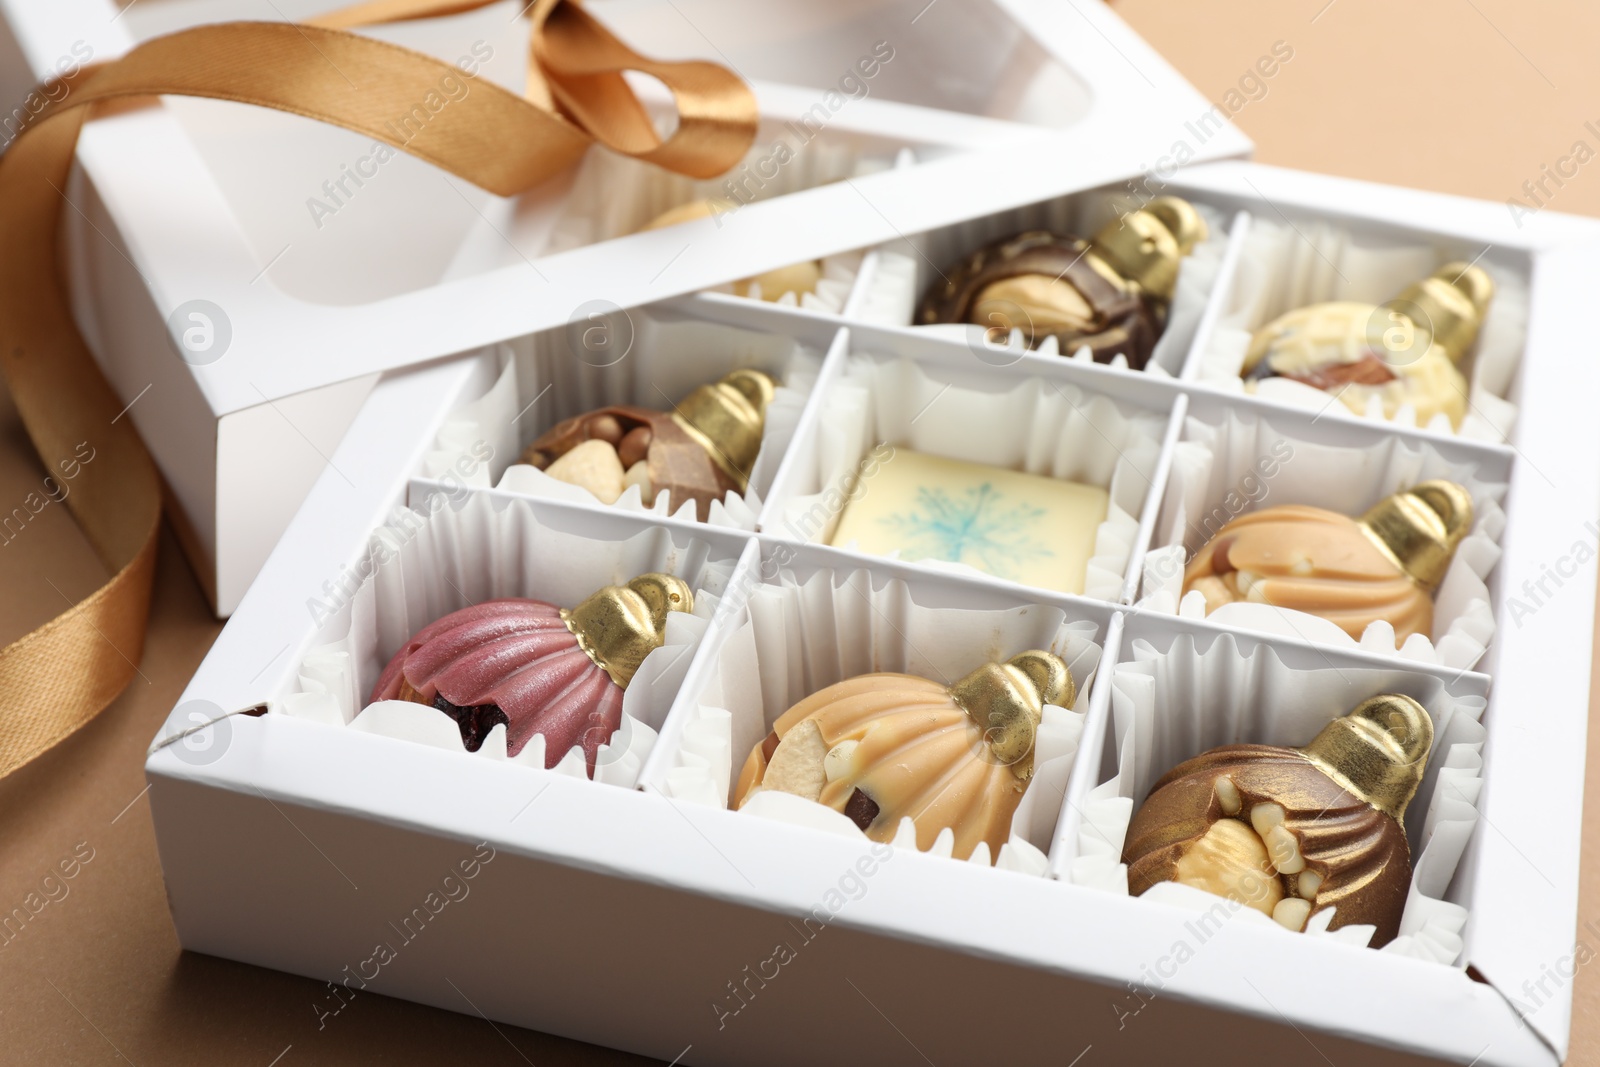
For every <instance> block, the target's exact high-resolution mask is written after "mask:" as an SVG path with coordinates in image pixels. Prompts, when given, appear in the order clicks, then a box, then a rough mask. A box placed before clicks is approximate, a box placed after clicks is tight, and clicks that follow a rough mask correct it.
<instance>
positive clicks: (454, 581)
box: [284, 493, 734, 787]
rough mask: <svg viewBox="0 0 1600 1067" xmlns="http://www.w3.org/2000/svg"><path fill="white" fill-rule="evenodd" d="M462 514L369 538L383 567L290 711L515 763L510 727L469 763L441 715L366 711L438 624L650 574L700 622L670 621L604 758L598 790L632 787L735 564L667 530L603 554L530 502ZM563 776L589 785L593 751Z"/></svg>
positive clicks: (473, 496)
mask: <svg viewBox="0 0 1600 1067" xmlns="http://www.w3.org/2000/svg"><path fill="white" fill-rule="evenodd" d="M459 503H460V506H459V508H457V507H452V506H449V505H448V504H447V505H445V506H443V507H440V508H438V509H437V510H434V511H433V512H432V514H431V516H429V517H427V518H422V517H421V516H419V514H418V513H417V512H410V511H408V510H407V509H403V508H402V509H396V512H395V514H394V515H392V516H391V519H390V522H389V524H388V525H386V526H383V527H380V528H379V529H378V530H376V531H375V532H374V533H373V534H372V537H371V539H370V541H369V543H370V545H371V546H372V549H371V553H372V555H371V558H373V559H376V560H379V561H380V562H378V563H377V565H376V567H375V568H373V570H372V574H371V576H370V577H369V578H367V579H366V580H365V581H363V582H362V583H361V585H360V586H359V587H358V588H356V589H355V591H354V595H352V596H351V597H350V598H349V601H348V604H346V605H345V606H344V607H343V608H342V609H340V610H339V611H338V612H337V613H336V614H335V615H334V616H333V617H332V618H330V619H329V620H328V622H327V624H326V625H325V626H324V627H323V630H322V633H321V635H319V641H318V643H317V644H316V645H315V646H313V647H312V648H311V649H310V650H309V651H308V652H307V653H306V655H305V657H304V658H303V659H302V661H301V665H300V671H299V678H300V689H299V691H298V692H296V693H292V694H290V695H289V696H288V697H287V698H286V699H285V701H284V710H285V711H286V712H287V713H288V714H291V715H294V716H297V717H300V718H305V719H313V720H316V721H319V722H324V723H327V724H329V725H330V726H335V727H344V726H348V727H350V728H352V729H356V730H363V731H367V732H371V733H377V734H383V735H386V736H389V737H399V738H404V739H407V740H411V741H416V742H419V743H422V744H430V745H435V746H437V747H441V748H446V749H449V750H452V751H456V752H460V753H462V754H463V756H465V757H467V758H472V759H506V758H507V757H506V742H505V737H506V730H505V727H504V726H497V727H495V729H494V730H493V731H492V732H491V733H490V735H489V737H488V739H487V740H486V741H485V742H484V744H483V746H482V747H481V748H480V749H479V750H478V751H477V752H476V753H470V754H469V753H467V752H466V749H465V747H464V746H463V745H462V743H461V737H460V732H459V730H458V729H457V727H456V724H455V723H454V722H453V721H452V720H451V719H450V718H449V716H446V715H444V714H443V713H441V712H439V711H437V710H436V709H434V708H431V707H428V706H426V705H423V704H416V703H411V702H406V701H395V700H387V701H378V702H376V703H374V704H371V705H367V704H366V703H365V701H366V697H367V695H368V694H369V693H371V691H372V686H373V684H374V683H375V682H376V681H377V678H378V674H379V672H380V671H381V670H382V669H383V666H384V664H385V663H387V662H388V660H389V658H390V657H391V656H393V655H394V653H395V651H396V650H397V649H398V648H400V647H401V646H402V645H403V644H404V643H405V642H406V641H407V640H408V639H409V638H410V637H411V635H412V634H414V633H415V632H416V631H418V630H420V629H422V628H423V627H424V626H426V625H428V624H429V623H431V622H433V621H434V620H435V619H438V618H441V617H443V616H445V615H447V614H449V613H450V612H452V611H457V610H459V609H461V608H464V607H468V606H469V605H472V604H478V603H482V602H483V601H486V600H493V599H495V598H499V597H529V598H532V599H535V600H543V601H546V602H549V603H553V604H557V605H559V606H562V607H570V606H572V605H575V604H577V603H578V602H580V601H581V600H583V598H585V597H587V596H588V595H589V594H590V593H592V592H594V591H595V590H596V589H599V588H601V587H603V586H606V585H614V584H622V583H625V582H627V581H629V580H630V579H632V578H635V577H637V576H638V575H640V574H646V573H649V572H652V571H661V572H667V573H672V574H676V575H678V576H679V577H681V578H683V579H684V580H685V581H687V582H688V583H689V585H690V587H691V588H692V589H693V590H694V599H695V603H694V611H693V612H692V613H690V612H680V611H674V612H669V613H668V616H667V627H666V640H665V642H664V643H663V645H662V646H661V647H660V648H657V649H656V650H655V651H653V652H651V653H650V654H649V655H648V656H646V657H645V659H644V662H643V663H642V664H640V666H639V670H638V672H637V673H636V674H635V675H634V677H633V680H632V681H631V682H630V683H629V684H628V688H627V690H626V691H625V692H624V694H623V701H622V712H623V714H622V725H621V726H620V727H618V729H617V731H616V733H614V734H613V735H612V738H611V741H610V743H609V744H607V745H602V746H601V747H600V750H599V756H598V758H597V760H596V765H595V776H594V780H595V781H597V782H606V783H610V784H613V785H621V786H624V787H631V786H632V785H633V784H634V783H635V782H636V781H637V779H638V775H639V770H640V768H641V766H642V765H643V762H644V760H645V758H646V757H647V756H648V755H649V753H650V750H651V748H652V747H653V746H654V744H655V740H656V733H657V731H658V730H659V729H660V727H661V724H662V722H663V721H664V720H665V719H666V715H667V709H668V708H669V707H670V706H671V704H672V700H673V697H674V696H675V695H676V694H677V691H678V687H679V686H680V685H681V684H682V682H683V679H684V675H685V673H686V672H687V671H688V668H689V663H690V661H691V660H692V659H693V658H694V651H695V649H696V648H697V647H698V646H699V643H700V641H701V639H702V638H703V637H704V636H705V634H706V631H707V628H708V627H709V625H710V620H711V617H712V615H713V614H714V612H715V611H716V607H717V603H718V601H719V598H720V596H721V595H722V594H723V592H724V591H725V590H726V588H727V584H728V581H729V579H730V577H731V575H732V571H733V566H734V563H733V561H731V560H726V561H725V560H716V559H712V558H710V552H709V550H708V548H707V547H706V546H705V545H704V544H703V543H702V542H698V541H690V542H688V544H687V545H683V544H675V543H674V541H673V538H672V536H671V534H670V533H669V532H668V531H666V530H650V531H645V532H641V533H637V534H634V535H632V536H629V537H627V538H625V539H622V540H605V539H604V533H603V531H599V532H596V531H593V530H591V532H590V533H589V535H587V536H585V535H584V534H582V533H575V532H569V531H567V530H564V529H556V528H554V527H551V526H548V525H546V524H545V523H543V522H541V521H540V519H539V518H538V517H537V516H536V515H535V514H534V513H533V509H532V508H531V507H530V506H529V505H528V504H527V503H526V502H524V501H519V500H507V499H505V498H498V499H496V498H491V497H488V496H486V495H484V494H479V493H469V494H464V495H463V497H462V498H461V500H460V501H459ZM679 538H680V541H681V539H682V537H681V534H680V535H679ZM441 724H442V725H443V726H445V727H448V730H446V729H441ZM452 734H453V737H452ZM544 757H545V751H544V739H543V738H542V737H535V738H534V739H533V740H531V741H530V742H529V743H528V744H527V745H526V746H525V747H524V748H523V749H522V751H521V752H519V753H518V754H517V756H516V757H514V758H513V759H512V762H514V763H521V764H526V765H529V766H534V767H539V768H543V767H544V762H545V760H544ZM553 769H554V770H555V771H556V772H557V773H563V774H571V775H573V776H574V777H579V778H581V777H584V776H585V774H586V763H585V760H584V754H583V749H582V748H581V747H578V746H574V747H573V748H572V749H571V750H570V751H569V752H567V753H566V754H565V755H564V756H563V757H562V758H561V760H560V761H559V762H558V763H557V765H556V766H555V767H554V768H553Z"/></svg>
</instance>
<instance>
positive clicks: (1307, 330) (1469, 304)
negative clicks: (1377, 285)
mask: <svg viewBox="0 0 1600 1067" xmlns="http://www.w3.org/2000/svg"><path fill="white" fill-rule="evenodd" d="M1493 296H1494V282H1493V280H1492V279H1490V277H1489V275H1488V273H1486V272H1485V271H1484V270H1483V268H1481V267H1476V266H1472V265H1471V264H1468V263H1447V264H1445V265H1444V266H1443V267H1440V268H1439V269H1438V270H1436V271H1434V273H1433V274H1432V275H1430V276H1429V277H1427V278H1424V279H1423V280H1422V281H1420V282H1417V283H1416V284H1415V285H1412V286H1410V287H1409V288H1407V289H1406V290H1405V291H1404V292H1403V293H1401V294H1400V295H1399V296H1397V297H1395V298H1394V299H1393V300H1391V301H1389V302H1388V303H1387V304H1384V305H1382V306H1377V305H1374V304H1362V303H1355V302H1351V301H1338V302H1333V303H1327V304H1312V305H1310V306H1309V307H1303V308H1299V309H1297V310H1295V311H1291V312H1289V313H1288V314H1286V315H1281V316H1279V317H1278V318H1276V319H1274V320H1273V321H1271V322H1269V323H1267V324H1266V325H1265V326H1263V327H1261V329H1259V330H1257V331H1256V333H1255V336H1254V337H1252V338H1251V340H1250V348H1249V351H1248V352H1247V353H1246V354H1245V360H1244V367H1243V369H1242V371H1241V373H1242V374H1243V376H1244V377H1245V379H1246V380H1247V381H1252V382H1253V381H1255V380H1258V379H1261V378H1271V377H1280V378H1290V379H1293V380H1294V381H1297V382H1301V383H1303V384H1305V385H1309V386H1311V387H1312V388H1314V389H1321V390H1324V391H1325V392H1329V393H1333V394H1334V395H1336V396H1337V397H1338V398H1339V399H1340V400H1341V401H1342V402H1343V403H1344V405H1345V407H1347V408H1349V409H1350V410H1351V411H1353V412H1355V413H1356V414H1357V415H1364V414H1366V411H1367V404H1368V402H1369V401H1370V399H1371V398H1372V397H1378V398H1379V399H1380V401H1381V403H1382V405H1383V413H1384V415H1385V416H1386V417H1389V418H1393V417H1394V414H1395V412H1396V411H1398V410H1399V409H1400V406H1401V405H1402V404H1409V405H1411V407H1412V408H1413V409H1414V410H1415V411H1416V413H1417V421H1418V422H1419V423H1420V424H1421V425H1423V426H1426V425H1427V424H1428V423H1429V422H1430V421H1431V420H1432V419H1433V417H1434V416H1435V415H1437V414H1439V413H1441V412H1442V413H1443V414H1444V415H1445V417H1446V418H1448V419H1449V420H1450V425H1451V426H1453V427H1455V428H1456V429H1460V428H1461V420H1462V419H1463V418H1465V417H1466V413H1467V389H1468V386H1467V379H1466V377H1465V376H1464V375H1463V374H1462V373H1461V370H1460V368H1459V367H1458V366H1457V364H1458V363H1460V362H1461V357H1462V356H1463V355H1465V354H1466V352H1467V350H1468V349H1470V348H1471V347H1472V345H1473V342H1475V341H1476V340H1477V339H1478V329H1479V327H1480V326H1481V325H1482V324H1483V317H1484V315H1485V314H1486V313H1487V312H1488V309H1489V301H1490V300H1491V299H1492V298H1493Z"/></svg>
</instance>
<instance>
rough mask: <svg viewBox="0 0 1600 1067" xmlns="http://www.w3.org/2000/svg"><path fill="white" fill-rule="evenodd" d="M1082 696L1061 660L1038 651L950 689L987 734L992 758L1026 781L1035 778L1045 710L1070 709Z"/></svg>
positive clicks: (989, 667)
mask: <svg viewBox="0 0 1600 1067" xmlns="http://www.w3.org/2000/svg"><path fill="white" fill-rule="evenodd" d="M1077 693H1078V687H1077V686H1076V684H1074V683H1073V681H1072V672H1071V671H1070V670H1068V669H1067V665H1066V663H1065V662H1063V661H1062V659H1061V657H1060V656H1056V655H1053V654H1051V653H1049V652H1041V651H1039V650H1037V649H1034V650H1032V651H1029V652H1021V653H1018V654H1017V655H1015V656H1012V657H1011V658H1010V659H1009V660H1007V661H1006V662H1005V663H985V664H984V665H983V666H982V667H979V668H978V669H977V670H975V671H973V672H972V673H971V674H969V675H967V676H966V677H965V678H963V679H961V680H960V681H959V682H957V683H956V684H955V685H953V686H951V687H950V696H951V698H952V699H953V700H955V702H956V703H957V704H959V705H960V706H961V710H963V711H965V712H966V713H967V717H968V718H970V719H971V720H972V721H973V722H975V723H977V724H978V725H979V726H980V727H982V728H983V742H984V744H985V745H987V746H988V748H989V753H990V755H992V756H993V757H994V759H995V761H996V762H997V763H1001V764H1004V765H1006V766H1008V767H1010V768H1012V770H1013V771H1014V772H1015V773H1016V775H1017V777H1019V778H1024V779H1026V778H1031V777H1032V776H1033V760H1032V759H1030V758H1029V757H1030V756H1031V755H1032V753H1033V739H1034V735H1035V734H1037V733H1038V731H1039V721H1040V720H1041V719H1042V718H1043V717H1044V706H1045V705H1046V704H1055V705H1056V706H1058V707H1068V706H1071V704H1072V702H1073V701H1074V700H1075V699H1077Z"/></svg>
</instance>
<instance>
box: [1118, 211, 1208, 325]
mask: <svg viewBox="0 0 1600 1067" xmlns="http://www.w3.org/2000/svg"><path fill="white" fill-rule="evenodd" d="M1205 239H1206V223H1205V219H1203V218H1201V217H1200V213H1199V212H1198V211H1196V210H1195V209H1194V205H1193V204H1191V203H1189V202H1188V201H1187V200H1180V199H1179V198H1178V197H1175V196H1160V197H1157V198H1156V199H1154V200H1152V201H1150V203H1148V204H1146V205H1145V206H1144V207H1142V208H1140V209H1139V210H1138V211H1134V212H1130V213H1129V214H1127V215H1124V216H1122V217H1121V218H1117V219H1113V220H1112V221H1111V222H1108V223H1106V225H1105V226H1103V227H1101V229H1100V232H1099V233H1097V234H1095V237H1094V241H1093V244H1094V250H1095V251H1096V252H1097V253H1099V255H1100V258H1101V259H1103V260H1105V261H1106V262H1107V263H1108V264H1110V265H1111V266H1112V267H1113V268H1115V269H1116V271H1117V272H1118V273H1119V274H1121V275H1122V276H1123V277H1124V278H1127V279H1129V280H1130V281H1134V282H1137V283H1139V288H1141V289H1143V290H1144V291H1145V292H1146V293H1149V294H1150V295H1151V296H1154V297H1156V298H1158V299H1160V300H1171V299H1172V290H1173V288H1174V287H1175V286H1176V285H1177V284H1178V267H1179V265H1180V264H1181V263H1182V262H1183V257H1184V256H1186V255H1188V254H1189V252H1190V250H1191V249H1193V248H1194V246H1195V245H1197V244H1199V243H1200V242H1201V241H1204V240H1205Z"/></svg>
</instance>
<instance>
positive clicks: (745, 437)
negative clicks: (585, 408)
mask: <svg viewBox="0 0 1600 1067" xmlns="http://www.w3.org/2000/svg"><path fill="white" fill-rule="evenodd" d="M776 390H777V383H775V382H774V381H773V380H772V379H771V378H770V377H768V376H767V375H765V374H763V373H762V372H761V371H758V370H750V369H748V368H745V369H740V370H736V371H733V372H731V373H730V374H728V375H726V376H725V377H723V379H722V380H721V381H719V382H716V383H715V384H713V385H702V386H700V387H699V388H698V389H696V390H694V392H692V393H690V394H689V395H688V396H686V397H684V398H683V400H682V401H681V402H679V403H678V404H677V405H676V406H675V407H674V409H673V410H672V411H655V410H652V409H650V408H642V407H630V406H624V405H614V406H612V407H604V408H598V409H596V410H594V411H591V412H588V413H587V414H584V415H579V416H577V417H576V418H571V419H567V420H565V421H564V422H561V423H558V424H557V425H556V426H554V427H552V428H551V429H550V430H549V431H548V432H547V433H544V434H542V435H541V436H540V437H539V438H538V440H536V441H534V442H533V443H532V444H531V445H529V446H528V447H527V448H526V449H525V450H524V451H523V453H522V462H524V463H527V464H531V465H532V466H535V467H538V468H539V469H540V470H542V471H544V472H545V473H546V474H548V475H550V477H552V478H556V479H559V480H561V481H564V482H569V483H571V484H573V485H579V486H582V487H583V488H585V489H587V490H589V491H590V492H591V493H593V494H594V495H595V497H596V498H597V499H598V500H600V502H601V503H605V504H612V503H615V502H616V500H617V498H618V497H620V496H621V495H622V494H623V492H624V490H626V489H627V488H628V486H631V485H638V486H639V491H640V493H641V496H642V499H643V500H644V503H645V504H646V505H647V506H648V505H650V504H651V503H653V502H654V501H655V498H656V494H657V493H667V494H669V496H668V501H669V507H670V508H671V510H672V511H677V510H678V509H679V508H680V507H682V506H683V504H684V502H685V501H687V500H692V501H694V503H695V514H696V515H698V516H699V518H700V521H701V522H705V521H706V519H707V518H709V516H710V511H711V502H712V501H713V500H721V499H722V498H723V497H725V496H727V495H728V494H729V493H730V492H735V493H743V492H744V491H745V490H746V489H747V488H748V487H749V483H750V469H751V467H753V466H754V465H755V461H756V456H757V455H758V454H759V453H760V451H761V435H762V432H763V431H764V430H765V428H766V412H767V405H768V404H770V403H771V402H772V397H773V394H774V393H775V392H776Z"/></svg>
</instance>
